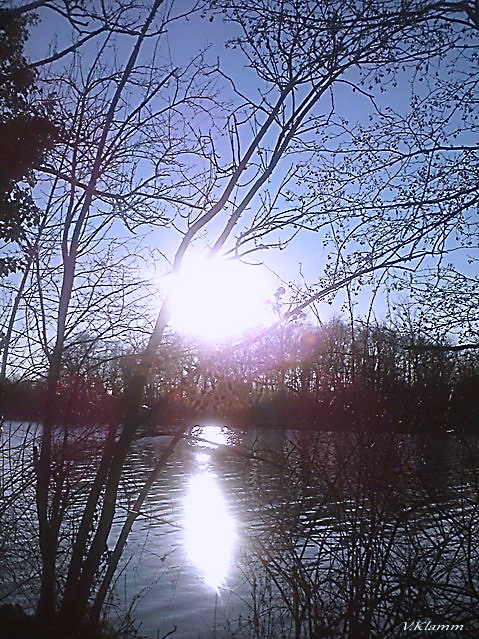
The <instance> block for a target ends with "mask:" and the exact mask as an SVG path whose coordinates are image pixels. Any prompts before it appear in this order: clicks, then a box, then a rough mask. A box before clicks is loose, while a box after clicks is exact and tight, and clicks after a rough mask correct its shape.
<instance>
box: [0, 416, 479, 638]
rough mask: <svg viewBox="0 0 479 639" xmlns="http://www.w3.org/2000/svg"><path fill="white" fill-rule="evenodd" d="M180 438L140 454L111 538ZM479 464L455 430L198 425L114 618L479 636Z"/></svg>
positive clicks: (231, 634) (470, 442)
mask: <svg viewBox="0 0 479 639" xmlns="http://www.w3.org/2000/svg"><path fill="white" fill-rule="evenodd" d="M22 432H23V431H22V430H21V429H20V430H18V431H17V432H16V437H17V438H18V440H20V439H21V437H20V435H21V433H22ZM168 439H169V438H168V437H166V436H156V437H144V438H141V439H138V440H137V441H136V442H135V444H134V447H133V450H132V453H131V455H130V457H129V460H128V464H127V467H126V470H125V474H124V477H123V481H122V486H121V498H120V502H121V503H120V509H119V513H118V517H117V520H116V524H115V529H114V530H113V531H112V540H113V538H114V536H115V533H117V532H118V530H119V527H120V525H121V518H122V516H123V513H125V512H127V511H128V509H129V508H131V507H132V504H133V502H134V499H135V495H136V491H137V489H138V488H140V487H141V485H142V482H143V481H144V480H145V478H146V477H147V476H148V473H149V471H150V470H151V469H152V467H153V466H154V463H155V460H156V459H157V458H158V456H159V453H160V452H161V450H162V448H163V447H164V445H165V442H166V441H168ZM12 457H13V455H10V456H9V460H11V458H12ZM478 457H479V451H478V441H477V438H474V437H472V438H471V437H468V438H464V437H461V436H458V435H456V434H453V433H451V434H438V435H437V436H431V435H427V436H419V435H406V434H397V435H396V434H394V435H393V434H387V435H384V434H383V435H377V434H376V435H374V434H368V433H361V434H359V433H345V432H342V433H331V432H312V431H257V430H256V431H255V430H249V431H234V430H230V429H228V428H226V427H224V426H222V425H221V424H219V423H217V424H213V423H211V424H207V425H204V426H203V427H202V428H195V429H193V431H192V432H191V435H190V436H189V437H188V438H186V439H185V440H184V441H182V442H180V444H179V445H178V446H177V448H176V450H175V453H174V454H173V456H172V457H171V458H170V459H169V461H168V463H167V465H166V467H165V468H164V470H163V472H162V473H161V474H160V476H159V477H158V479H157V481H156V482H155V484H154V486H153V489H152V490H151V493H150V496H149V498H148V500H147V502H146V503H145V504H144V507H143V509H142V513H141V516H140V517H139V518H138V519H137V521H136V523H135V526H134V528H133V530H132V533H131V535H130V537H129V541H128V545H127V548H126V551H125V554H124V558H123V562H122V566H121V571H120V573H119V574H118V576H117V580H116V584H115V590H114V594H113V596H112V597H111V598H110V601H109V603H108V607H109V613H110V618H112V619H114V620H119V619H121V618H122V617H124V614H125V612H126V611H127V610H128V611H129V613H130V616H131V618H132V619H133V620H134V622H135V623H136V625H137V627H138V626H139V632H140V634H141V635H143V636H145V637H148V639H155V638H157V637H164V636H166V635H167V634H168V633H170V632H171V633H172V634H170V635H169V636H172V637H175V638H181V639H210V638H216V639H227V638H229V639H231V638H236V639H240V638H245V639H246V638H250V637H251V638H257V639H281V638H283V637H284V638H290V637H291V638H295V639H296V638H298V639H299V638H300V637H301V638H303V637H304V638H313V637H314V638H316V637H323V636H324V637H327V636H329V637H350V638H351V639H361V637H365V638H366V637H371V636H374V637H395V636H397V637H405V636H408V632H407V631H406V630H405V629H404V623H406V622H412V621H415V620H416V621H421V620H432V622H437V623H439V622H440V623H441V624H442V625H444V626H445V625H447V624H456V625H462V626H463V628H462V629H461V630H456V629H453V630H448V633H449V634H447V636H461V637H465V636H471V637H473V636H477V632H478V630H479V626H478V625H477V614H476V611H477V609H479V600H478V593H479V579H478V576H479V572H478V566H479V562H478V552H477V547H476V543H475V541H477V536H476V535H477V533H478V522H479V516H478V507H479V506H478V486H479V481H478V477H477V468H478V465H477V461H478ZM6 463H7V462H6V461H5V458H4V459H3V461H2V464H3V473H4V474H5V473H6V472H7V470H8V468H7V467H6ZM8 463H9V468H10V467H11V464H12V463H11V461H9V462H8ZM85 468H87V464H86V465H85V467H84V469H83V471H84V470H85ZM8 472H10V470H8ZM80 476H81V481H82V482H83V483H84V484H85V485H86V484H87V483H88V476H87V475H85V472H82V473H80V474H79V477H80ZM26 494H28V490H26V491H24V496H25V495H26ZM25 499H27V497H25ZM26 512H28V511H26ZM22 517H24V518H26V519H28V517H27V516H26V514H25V513H24V514H23V515H22ZM30 519H31V518H30ZM17 521H18V518H17ZM29 525H30V526H31V523H30V524H29ZM24 534H26V533H24ZM474 540H475V541H474ZM112 545H113V544H112ZM7 546H8V544H7ZM110 549H111V548H110ZM10 552H12V549H11V548H10ZM20 556H22V553H21V552H20ZM10 559H11V557H10ZM22 561H23V560H22ZM35 566H37V567H38V564H37V563H36V562H35V561H30V562H29V570H28V575H24V577H25V583H26V584H28V583H30V584H31V583H32V580H34V572H35ZM20 572H22V569H20V568H19V572H18V573H17V575H16V577H15V579H16V580H17V581H20V580H19V579H18V575H19V573H20ZM11 580H12V572H10V573H9V574H7V576H6V578H5V579H4V583H3V588H2V592H4V593H8V592H10V595H9V596H10V597H12V596H13V592H14V589H13V588H10V589H9V588H8V585H9V581H10V582H11ZM10 585H11V584H10ZM27 590H28V589H27V587H26V585H25V587H24V588H23V590H22V592H23V593H25V592H27ZM22 596H23V597H25V596H24V595H22ZM20 599H21V598H20ZM175 628H176V631H175V632H173V631H174V630H175Z"/></svg>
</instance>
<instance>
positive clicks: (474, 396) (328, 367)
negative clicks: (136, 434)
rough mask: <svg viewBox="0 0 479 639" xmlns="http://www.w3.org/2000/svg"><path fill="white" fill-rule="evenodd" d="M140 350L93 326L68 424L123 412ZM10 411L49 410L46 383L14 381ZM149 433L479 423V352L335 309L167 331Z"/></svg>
mask: <svg viewBox="0 0 479 639" xmlns="http://www.w3.org/2000/svg"><path fill="white" fill-rule="evenodd" d="M137 365H138V362H137V356H135V355H134V354H131V353H128V352H123V353H121V352H119V350H118V347H113V349H112V351H111V352H110V353H108V354H106V353H105V352H102V353H100V352H95V349H94V348H92V344H91V341H90V340H89V339H88V336H86V335H85V336H83V341H79V342H78V344H77V345H76V346H75V348H73V349H70V351H69V353H68V357H65V361H64V367H63V373H62V377H61V381H60V384H59V388H58V391H57V395H58V397H57V409H56V411H57V412H56V422H57V424H59V425H60V424H61V425H69V426H76V425H79V426H81V425H94V424H98V425H99V426H101V425H106V424H111V423H112V422H113V423H115V422H118V424H119V423H120V420H121V414H122V407H123V399H124V392H125V388H126V385H127V384H128V380H129V378H130V376H131V371H132V370H133V369H134V368H135V367H136V366H137ZM1 392H2V395H3V406H4V414H3V418H4V419H9V420H18V421H40V420H41V415H42V410H43V407H44V404H45V396H46V384H45V382H44V381H41V380H35V381H33V380H21V381H8V382H6V383H4V385H3V387H2V389H1ZM140 419H141V433H142V434H155V433H156V432H160V431H163V430H165V429H166V430H168V429H171V428H172V427H174V426H175V425H176V424H177V423H181V422H183V421H191V423H195V422H196V421H199V422H201V421H203V422H204V421H205V420H206V421H208V420H212V421H215V420H216V421H217V422H218V423H224V424H227V425H229V426H232V427H240V428H247V427H249V426H254V427H260V428H261V427H264V428H303V427H306V428H318V429H321V430H372V431H377V432H388V431H391V432H430V431H433V432H439V431H446V430H450V429H453V430H458V431H461V432H473V433H477V432H479V357H478V353H477V350H476V349H475V348H474V347H473V346H472V345H471V346H470V347H466V346H464V347H463V346H461V347H457V346H451V345H450V344H447V343H442V344H438V343H437V342H436V343H435V342H433V341H432V340H427V339H426V338H424V337H418V336H417V335H414V334H413V333H412V332H407V333H405V332H404V331H399V330H398V329H394V328H391V327H388V326H387V325H385V324H383V325H380V324H377V325H374V326H371V325H365V324H364V323H361V322H359V321H357V322H355V323H352V324H351V323H349V324H347V323H345V322H344V321H342V320H339V319H333V320H330V321H329V322H328V323H326V324H324V325H323V326H316V327H315V326H311V325H308V324H305V323H300V322H297V323H294V324H289V325H285V326H277V327H273V328H271V329H268V330H267V331H263V332H262V333H258V334H256V335H250V336H249V338H248V339H245V340H244V341H243V342H241V343H239V344H237V345H236V346H235V347H233V348H231V347H230V346H228V345H226V344H223V345H216V346H211V345H209V346H205V345H199V344H195V343H192V342H191V341H188V340H187V339H186V338H184V337H180V336H178V335H177V334H175V333H172V332H171V333H168V334H167V335H165V337H164V339H163V342H162V344H161V347H160V348H159V351H158V355H157V357H156V360H155V362H154V365H153V374H152V375H151V378H150V382H149V384H148V386H147V389H146V392H145V402H144V405H143V408H142V414H141V418H140Z"/></svg>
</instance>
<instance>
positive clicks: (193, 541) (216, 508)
mask: <svg viewBox="0 0 479 639" xmlns="http://www.w3.org/2000/svg"><path fill="white" fill-rule="evenodd" d="M212 428H213V427H212ZM207 429H208V427H204V429H203V432H202V433H201V437H202V438H203V437H204V438H205V439H208V440H209V441H211V442H214V444H213V445H209V446H207V445H206V447H207V448H210V449H211V448H216V447H217V446H218V445H220V444H223V443H225V437H224V435H223V437H222V439H221V438H220V437H219V435H221V432H220V429H218V428H214V431H213V430H210V431H208V430H207ZM204 431H206V432H204ZM220 439H221V441H220ZM201 446H202V447H205V444H204V443H203V442H201ZM195 458H196V461H197V462H198V466H199V470H200V472H198V473H197V474H195V475H193V476H192V477H191V479H190V482H189V485H188V491H187V494H186V497H185V502H184V508H185V511H184V512H185V520H184V524H185V546H186V551H187V553H188V556H189V558H190V560H191V561H192V563H193V564H194V565H195V566H196V567H197V568H198V570H199V571H200V572H201V574H202V575H203V577H204V580H205V583H206V584H207V585H208V586H210V587H211V588H213V589H214V590H216V591H218V590H219V588H221V587H222V586H223V585H224V583H225V579H226V577H227V575H228V572H229V569H230V565H231V561H232V557H233V551H234V546H235V542H236V537H237V535H236V526H235V522H234V520H233V518H232V517H231V515H230V514H229V512H228V507H227V503H226V501H225V498H224V496H223V494H222V492H221V489H220V486H219V484H218V481H217V479H216V476H215V474H214V473H213V471H212V470H211V466H210V464H211V457H210V454H209V453H207V452H205V451H204V450H202V451H198V452H197V453H196V455H195Z"/></svg>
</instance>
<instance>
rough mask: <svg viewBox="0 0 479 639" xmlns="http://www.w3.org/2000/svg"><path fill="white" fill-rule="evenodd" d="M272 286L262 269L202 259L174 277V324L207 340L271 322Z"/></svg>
mask: <svg viewBox="0 0 479 639" xmlns="http://www.w3.org/2000/svg"><path fill="white" fill-rule="evenodd" d="M271 290H272V285H271V282H270V281H269V278H268V277H267V276H266V274H265V273H264V271H263V270H262V269H261V267H255V266H248V265H246V264H243V263H241V262H237V261H236V262H235V261H232V260H225V259H224V258H212V259H205V258H203V257H197V258H196V259H194V260H190V261H189V262H188V263H186V264H185V265H184V266H183V267H182V269H181V271H180V272H179V273H178V274H177V275H176V276H175V277H174V278H172V281H171V286H170V294H169V300H170V312H171V326H172V327H173V328H174V329H175V330H176V331H179V332H181V333H185V334H187V335H192V336H194V337H197V338H199V339H202V340H206V341H213V340H224V339H228V338H233V337H239V336H241V334H243V333H244V332H245V331H247V330H248V329H250V328H253V327H255V326H265V325H268V324H271V322H272V314H271V306H270V304H268V297H271Z"/></svg>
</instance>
